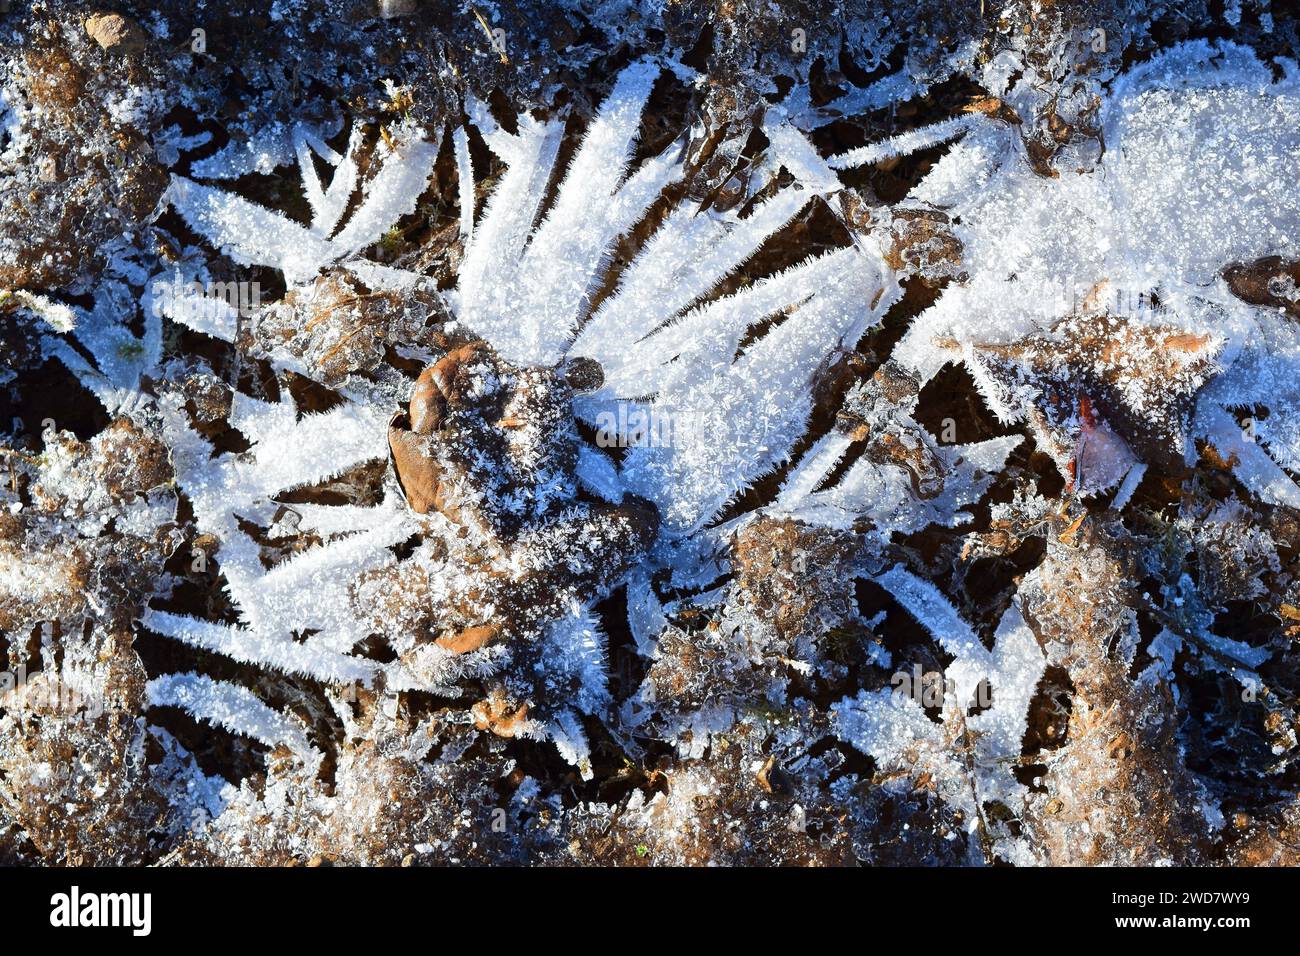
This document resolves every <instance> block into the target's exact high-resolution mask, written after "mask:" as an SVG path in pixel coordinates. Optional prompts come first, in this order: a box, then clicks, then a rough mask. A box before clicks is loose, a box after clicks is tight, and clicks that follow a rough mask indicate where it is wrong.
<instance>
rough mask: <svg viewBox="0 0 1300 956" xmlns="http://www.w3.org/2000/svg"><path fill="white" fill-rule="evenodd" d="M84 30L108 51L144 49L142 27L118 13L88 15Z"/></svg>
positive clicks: (121, 53) (125, 51) (122, 52)
mask: <svg viewBox="0 0 1300 956" xmlns="http://www.w3.org/2000/svg"><path fill="white" fill-rule="evenodd" d="M86 32H87V33H88V34H90V38H91V39H92V40H94V41H95V42H96V43H98V44H99V45H100V46H101V47H103V48H104V49H105V50H107V51H108V52H109V53H115V54H118V55H125V54H131V53H139V52H140V51H141V50H143V49H144V44H145V32H144V29H143V28H142V27H141V26H140V24H138V23H136V22H135V21H134V20H129V19H127V18H126V17H124V16H122V15H121V14H118V13H97V14H95V15H94V16H91V17H88V18H87V19H86Z"/></svg>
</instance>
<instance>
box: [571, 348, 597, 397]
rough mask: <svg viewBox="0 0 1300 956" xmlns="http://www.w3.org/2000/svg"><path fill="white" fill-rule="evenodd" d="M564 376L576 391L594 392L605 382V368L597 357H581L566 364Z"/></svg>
mask: <svg viewBox="0 0 1300 956" xmlns="http://www.w3.org/2000/svg"><path fill="white" fill-rule="evenodd" d="M564 378H565V381H567V382H568V383H569V387H570V388H572V389H573V390H574V391H575V392H594V391H596V389H598V388H600V387H601V386H602V385H604V384H605V370H604V369H602V368H601V367H600V363H599V362H597V361H596V360H595V359H593V358H585V357H579V358H575V359H573V360H572V361H570V362H569V364H568V365H566V366H565V368H564Z"/></svg>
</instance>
